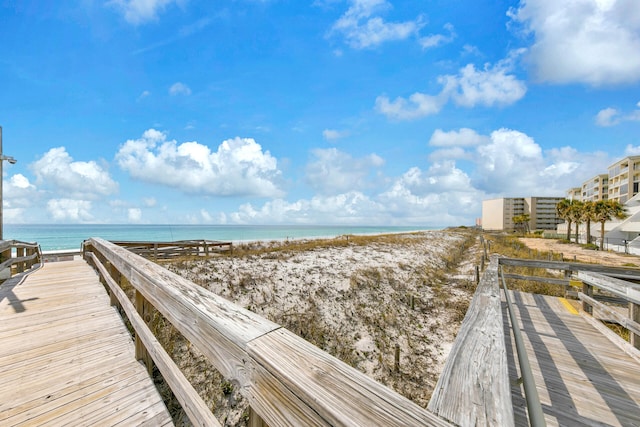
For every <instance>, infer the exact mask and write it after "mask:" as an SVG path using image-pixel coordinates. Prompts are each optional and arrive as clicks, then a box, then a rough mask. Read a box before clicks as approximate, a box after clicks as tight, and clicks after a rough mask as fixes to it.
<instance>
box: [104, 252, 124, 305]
mask: <svg viewBox="0 0 640 427" xmlns="http://www.w3.org/2000/svg"><path fill="white" fill-rule="evenodd" d="M106 264H107V271H109V275H110V276H111V278H112V279H113V281H114V282H116V283H117V284H118V286H121V285H122V282H121V279H122V274H120V272H119V271H118V269H117V268H116V266H115V265H113V264H111V263H110V262H108V261H107V263H106ZM109 302H110V304H111V305H112V306H118V305H119V303H118V298H117V297H116V296H115V295H114V293H113V292H109ZM118 308H119V307H118Z"/></svg>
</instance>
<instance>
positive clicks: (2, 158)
mask: <svg viewBox="0 0 640 427" xmlns="http://www.w3.org/2000/svg"><path fill="white" fill-rule="evenodd" d="M5 160H6V161H7V162H9V163H11V164H12V165H15V164H16V162H17V160H16V159H14V158H13V157H11V156H5V155H4V154H2V126H0V240H4V233H3V232H2V229H3V224H4V222H3V218H2V211H3V206H2V204H3V200H2V187H3V185H2V183H3V181H4V177H3V175H2V162H4V161H5Z"/></svg>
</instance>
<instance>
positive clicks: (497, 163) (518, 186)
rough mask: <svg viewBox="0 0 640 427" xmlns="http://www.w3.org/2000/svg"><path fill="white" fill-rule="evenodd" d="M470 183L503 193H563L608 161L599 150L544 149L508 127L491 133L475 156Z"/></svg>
mask: <svg viewBox="0 0 640 427" xmlns="http://www.w3.org/2000/svg"><path fill="white" fill-rule="evenodd" d="M474 162H475V173H474V178H473V185H474V186H475V187H476V188H478V189H479V190H482V191H484V192H486V193H489V194H492V195H499V196H506V197H522V195H532V196H547V195H559V196H561V195H563V194H565V191H566V189H567V188H569V187H574V186H578V185H580V184H581V183H582V182H583V181H584V180H586V179H588V178H590V177H592V176H593V175H594V174H595V173H599V172H598V171H606V170H607V167H608V165H609V164H610V163H611V159H610V158H609V156H608V155H607V154H605V153H602V152H596V153H580V152H578V151H577V150H576V149H574V148H571V147H562V148H554V149H551V150H548V151H546V152H543V151H542V148H541V147H540V146H539V145H538V144H537V143H536V142H535V141H534V139H533V138H531V137H530V136H528V135H526V134H524V133H522V132H519V131H516V130H511V129H498V130H496V131H494V132H492V133H491V142H490V143H488V144H484V145H480V146H479V147H478V148H477V150H476V154H475V156H474Z"/></svg>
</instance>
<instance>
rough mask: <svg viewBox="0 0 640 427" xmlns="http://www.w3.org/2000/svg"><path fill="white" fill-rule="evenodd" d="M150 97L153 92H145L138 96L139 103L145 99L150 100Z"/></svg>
mask: <svg viewBox="0 0 640 427" xmlns="http://www.w3.org/2000/svg"><path fill="white" fill-rule="evenodd" d="M149 96H151V92H149V91H148V90H145V91H143V92H142V93H141V94H140V96H138V99H137V101H138V102H140V101H142V100H143V99H145V98H148V97H149Z"/></svg>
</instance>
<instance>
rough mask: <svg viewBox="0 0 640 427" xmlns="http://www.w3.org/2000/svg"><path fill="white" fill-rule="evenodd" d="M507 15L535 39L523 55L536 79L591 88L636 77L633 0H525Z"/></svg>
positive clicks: (638, 21) (638, 41) (639, 17)
mask: <svg viewBox="0 0 640 427" xmlns="http://www.w3.org/2000/svg"><path fill="white" fill-rule="evenodd" d="M509 15H510V16H511V18H512V19H513V22H515V23H520V24H522V25H523V26H524V29H525V31H526V32H527V33H529V34H531V35H533V37H534V42H533V45H532V46H531V48H530V49H529V53H528V57H527V59H528V62H529V63H530V65H531V68H532V70H533V73H534V75H535V76H536V78H537V79H539V80H541V81H548V82H552V83H560V84H566V83H574V82H579V83H586V84H590V85H594V86H598V85H607V84H619V83H633V82H637V81H640V7H638V3H637V0H610V1H593V0H574V1H570V2H567V1H549V0H527V1H521V3H520V6H519V7H518V8H517V9H512V10H510V12H509Z"/></svg>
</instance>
